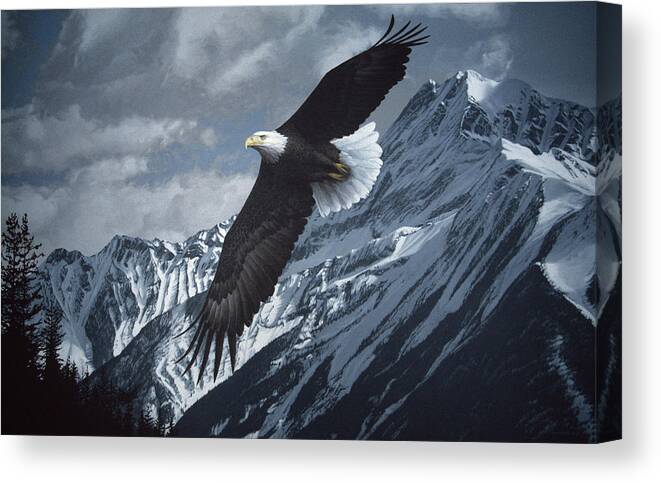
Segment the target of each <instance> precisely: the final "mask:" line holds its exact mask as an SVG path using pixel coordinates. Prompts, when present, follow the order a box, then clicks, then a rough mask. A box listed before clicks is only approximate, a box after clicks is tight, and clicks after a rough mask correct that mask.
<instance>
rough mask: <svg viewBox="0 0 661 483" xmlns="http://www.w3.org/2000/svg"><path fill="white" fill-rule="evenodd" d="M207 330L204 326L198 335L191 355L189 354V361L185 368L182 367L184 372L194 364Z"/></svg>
mask: <svg viewBox="0 0 661 483" xmlns="http://www.w3.org/2000/svg"><path fill="white" fill-rule="evenodd" d="M207 332H208V329H207V328H206V327H205V328H204V330H203V331H202V335H200V338H199V339H198V340H197V343H196V344H195V350H194V351H193V355H192V356H191V359H190V362H188V365H187V366H186V369H184V374H186V373H187V372H188V371H190V369H191V367H193V364H195V361H196V360H197V355H198V354H199V353H200V349H201V348H202V343H203V342H204V339H205V337H206V336H207ZM191 347H192V344H191Z"/></svg>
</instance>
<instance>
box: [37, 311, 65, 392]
mask: <svg viewBox="0 0 661 483" xmlns="http://www.w3.org/2000/svg"><path fill="white" fill-rule="evenodd" d="M40 335H41V348H42V354H43V365H42V376H41V378H42V380H43V381H44V383H45V384H46V385H47V386H54V385H58V386H60V387H61V386H62V384H63V382H64V376H65V374H64V367H63V365H62V360H61V359H60V346H61V345H62V339H63V337H64V335H63V334H62V312H61V311H60V309H59V308H57V307H53V306H49V307H48V308H47V309H46V314H45V317H44V323H43V326H42V329H41V334H40Z"/></svg>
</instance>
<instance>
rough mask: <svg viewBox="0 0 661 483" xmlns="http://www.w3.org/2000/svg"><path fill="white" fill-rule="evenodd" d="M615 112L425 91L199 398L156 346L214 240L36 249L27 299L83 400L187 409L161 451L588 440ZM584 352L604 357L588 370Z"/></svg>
mask: <svg viewBox="0 0 661 483" xmlns="http://www.w3.org/2000/svg"><path fill="white" fill-rule="evenodd" d="M618 106H619V102H618V101H616V102H614V103H611V104H609V105H608V106H605V107H604V108H602V109H601V110H599V112H598V113H597V114H596V115H595V113H594V112H592V111H591V110H590V109H587V108H584V107H581V106H578V105H575V104H573V103H570V102H566V101H561V100H556V99H550V98H547V97H545V96H543V95H542V94H540V93H539V92H537V91H536V90H534V89H533V88H532V87H530V86H528V85H527V84H525V83H522V82H520V81H509V80H506V81H502V82H500V83H498V82H495V81H491V80H489V79H485V78H483V77H481V76H480V75H479V74H477V73H475V72H472V71H468V72H460V73H458V74H457V75H456V76H453V77H452V78H450V79H448V80H447V81H445V82H444V83H443V84H440V85H439V84H436V83H435V82H433V81H430V82H429V83H428V84H425V85H424V86H423V87H422V88H421V89H420V91H419V92H418V93H417V94H416V95H415V96H414V97H413V98H412V99H411V101H410V102H409V103H408V105H407V106H406V108H405V109H404V111H403V112H402V113H401V115H400V116H399V118H398V119H397V120H396V121H395V122H394V123H393V125H392V127H391V128H390V129H389V130H388V132H387V133H385V135H384V136H383V137H382V141H381V144H382V146H383V148H384V156H383V160H384V167H383V170H382V173H381V175H380V177H379V179H378V180H377V184H376V185H375V188H374V190H373V192H372V194H371V195H370V197H369V198H367V199H366V200H364V201H363V202H361V203H360V204H359V205H358V206H356V207H354V208H352V209H351V210H347V211H343V212H340V213H337V214H335V215H333V216H330V217H329V218H320V217H319V216H318V215H313V216H312V218H311V220H310V222H309V224H308V226H307V227H306V230H305V232H304V234H303V235H302V237H301V239H300V240H299V242H298V244H297V247H296V249H295V251H294V254H293V256H292V259H291V261H290V263H289V264H288V266H287V268H286V269H285V273H284V274H283V276H282V277H281V278H280V281H279V283H278V286H277V287H276V291H275V293H274V295H273V297H272V298H271V299H270V300H269V301H268V302H267V303H265V304H263V306H262V308H261V310H260V311H259V313H258V314H257V315H256V317H255V319H254V323H253V325H252V326H251V327H250V329H248V330H246V331H245V332H244V335H243V337H242V338H241V340H240V342H239V353H238V357H237V367H238V369H237V371H236V372H235V373H234V374H233V375H231V374H230V371H229V361H228V360H227V356H226V355H225V356H224V357H225V360H224V362H223V366H222V368H221V373H220V376H219V379H218V381H216V382H215V383H214V382H212V379H211V369H210V368H208V369H207V372H208V373H207V374H205V375H204V377H203V383H202V385H201V386H199V387H196V386H195V385H194V384H193V380H194V379H193V378H196V377H197V373H196V368H193V371H192V374H188V375H182V374H181V371H182V369H183V367H182V366H181V365H176V364H175V363H174V361H175V359H176V358H177V357H178V356H179V355H180V354H181V353H183V351H184V349H185V348H186V347H187V344H188V339H187V338H188V337H190V334H185V335H183V336H182V337H179V338H174V337H173V336H174V335H175V334H177V333H179V332H181V331H182V330H183V329H184V328H186V326H187V325H188V323H189V321H190V316H191V314H194V313H195V311H196V310H197V308H199V304H200V303H201V301H202V296H201V295H198V294H201V293H202V292H203V291H204V290H205V289H206V286H207V285H208V283H209V281H210V277H211V276H212V275H213V270H214V268H215V264H216V263H217V258H218V252H219V250H220V249H221V248H222V239H223V237H224V234H225V233H226V230H227V229H228V227H229V224H225V225H219V226H218V227H214V228H213V229H211V230H210V231H208V232H200V233H199V234H198V235H196V236H194V237H192V238H191V239H189V240H188V241H186V242H185V243H183V244H180V245H172V244H167V243H164V242H145V241H142V240H132V239H126V238H119V239H115V240H113V242H112V243H111V244H110V245H109V246H108V247H106V249H104V250H103V251H102V252H101V253H99V254H98V255H96V256H94V257H83V256H81V255H80V254H75V253H67V252H64V251H58V252H55V253H53V254H52V255H51V256H50V257H49V259H48V260H47V262H46V264H45V266H44V286H45V287H46V291H47V292H48V290H50V291H51V292H50V293H51V295H49V296H52V297H54V298H55V299H56V300H57V301H58V303H60V305H61V306H62V307H63V308H64V309H65V314H66V319H67V327H68V328H67V334H68V340H69V346H70V347H71V348H72V349H71V350H72V353H73V352H74V349H73V348H75V350H77V351H78V353H79V354H80V355H79V358H80V359H81V360H85V361H90V362H91V363H92V364H93V365H94V367H95V368H98V369H97V370H96V371H95V372H94V373H93V374H92V376H91V378H90V379H91V381H94V380H98V379H99V378H105V379H109V380H110V381H111V382H113V383H114V384H116V385H118V386H120V387H125V388H130V389H131V390H132V391H134V392H135V393H136V394H137V395H138V398H139V400H140V402H141V404H142V405H143V406H146V407H150V408H151V409H152V411H154V412H155V413H158V414H159V415H161V416H166V417H167V416H170V415H171V416H173V417H174V418H175V419H178V418H179V417H180V416H181V415H182V414H184V412H185V411H186V412H185V414H184V416H183V417H181V419H180V420H179V423H178V424H177V427H176V433H177V434H179V435H195V436H210V435H215V436H242V437H247V436H257V437H314V438H319V437H324V438H327V437H329V438H332V437H338V438H377V439H380V438H384V439H390V438H402V439H435V438H438V437H439V436H443V437H445V438H447V439H498V438H501V439H502V438H503V437H504V438H506V439H511V440H524V439H528V440H530V439H539V440H544V439H546V440H549V439H550V440H558V441H593V440H595V439H598V438H599V437H600V435H602V434H603V431H605V429H603V428H606V426H605V425H604V423H605V422H606V421H608V420H612V419H613V418H610V419H609V418H608V417H607V416H608V415H611V414H615V413H616V411H615V410H614V409H613V408H614V407H616V405H617V404H618V402H617V400H616V399H613V398H612V397H608V396H609V394H612V392H609V391H610V388H612V387H614V385H616V382H617V378H618V377H619V376H618V374H619V373H618V371H617V367H618V362H619V359H618V357H619V356H618V354H619V352H618V350H619V349H618V347H617V337H616V335H617V334H616V332H617V323H614V322H609V323H603V322H602V319H607V320H609V321H612V320H615V319H616V318H617V317H616V315H617V313H618V303H619V296H618V294H619V280H620V277H619V273H620V268H619V267H620V262H619V234H620V217H619V213H620V190H619V186H620V184H619V180H620V176H621V145H620V136H619V131H618V129H619V126H620V125H621V121H619V119H618V116H621V114H619V112H620V111H619V110H618ZM597 240H599V244H598V246H599V253H597V249H596V247H597ZM597 255H599V256H597ZM598 261H599V263H598ZM597 328H599V330H597ZM597 336H598V337H600V338H604V340H605V341H606V342H607V344H606V346H607V347H609V345H608V344H610V343H611V342H609V341H615V346H613V347H612V348H611V349H609V350H606V351H604V352H603V353H601V354H600V358H599V359H598V361H597V362H596V363H595V362H594V357H593V355H592V351H593V347H594V343H595V338H596V337H597ZM600 340H601V339H600ZM225 354H227V351H226V352H225ZM595 372H597V373H598V374H599V376H598V377H597V378H596V379H595ZM595 381H598V383H597V382H595ZM207 393H209V394H207ZM595 393H596V394H597V397H595ZM205 394H207V395H206V396H205V397H203V396H204V395H205ZM200 399H201V400H200ZM198 400H199V401H198ZM196 401H197V402H196ZM600 401H601V402H600ZM191 406H192V407H191ZM189 408H190V409H189ZM600 431H601V433H600ZM608 431H611V433H613V432H615V433H616V432H617V431H618V427H617V422H616V421H615V422H613V424H611V426H610V427H609V429H608Z"/></svg>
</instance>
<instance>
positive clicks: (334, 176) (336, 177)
mask: <svg viewBox="0 0 661 483" xmlns="http://www.w3.org/2000/svg"><path fill="white" fill-rule="evenodd" d="M328 177H329V178H332V179H334V180H335V181H344V180H345V179H347V176H346V175H345V174H339V173H328Z"/></svg>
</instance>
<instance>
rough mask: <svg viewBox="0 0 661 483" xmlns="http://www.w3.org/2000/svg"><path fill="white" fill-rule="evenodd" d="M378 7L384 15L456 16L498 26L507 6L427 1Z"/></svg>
mask: <svg viewBox="0 0 661 483" xmlns="http://www.w3.org/2000/svg"><path fill="white" fill-rule="evenodd" d="M389 7H391V8H389V9H383V8H380V9H379V11H380V12H382V13H383V14H384V15H387V16H390V13H393V14H394V15H395V16H412V15H420V16H427V17H433V18H456V19H458V20H462V21H465V22H468V23H471V24H474V25H476V26H485V27H493V26H497V25H498V26H500V25H502V24H504V23H505V22H506V21H507V17H508V6H507V5H504V4H499V3H428V4H407V5H392V6H389Z"/></svg>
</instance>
